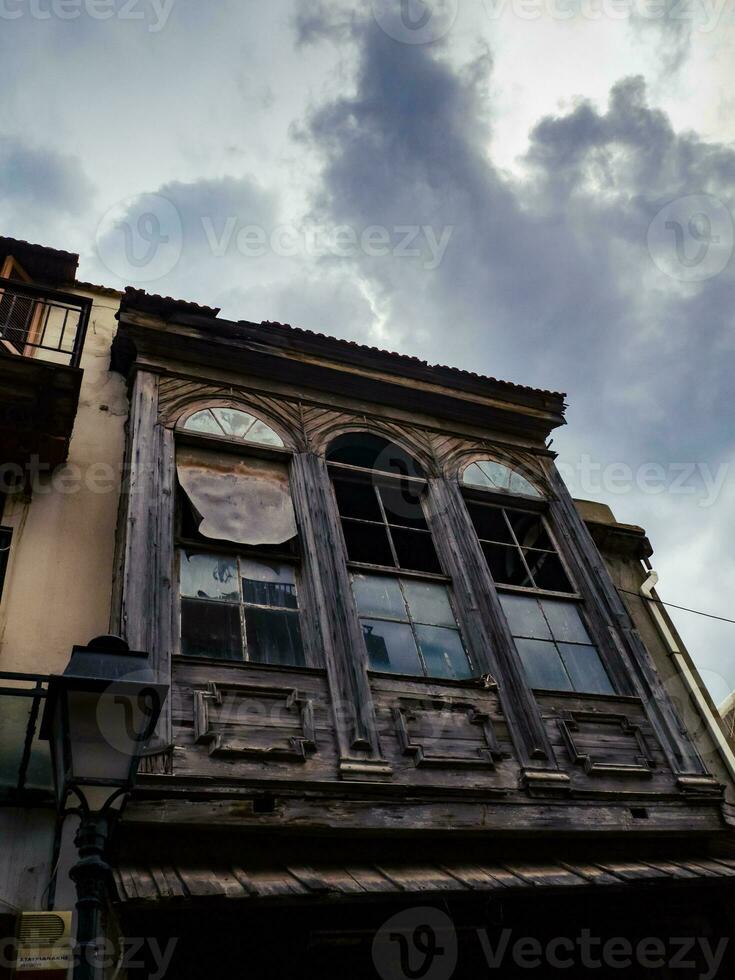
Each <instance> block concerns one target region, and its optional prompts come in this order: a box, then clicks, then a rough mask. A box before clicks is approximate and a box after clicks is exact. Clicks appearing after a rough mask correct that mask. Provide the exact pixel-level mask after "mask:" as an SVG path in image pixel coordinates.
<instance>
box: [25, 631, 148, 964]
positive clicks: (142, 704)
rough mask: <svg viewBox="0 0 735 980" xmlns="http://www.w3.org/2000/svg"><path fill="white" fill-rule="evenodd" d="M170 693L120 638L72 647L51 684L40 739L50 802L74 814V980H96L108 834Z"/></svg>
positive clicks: (144, 659)
mask: <svg viewBox="0 0 735 980" xmlns="http://www.w3.org/2000/svg"><path fill="white" fill-rule="evenodd" d="M167 693H168V687H167V685H164V684H158V683H156V681H155V679H154V675H153V671H152V670H151V669H150V667H149V666H148V654H146V653H139V652H135V651H132V650H129V649H128V645H127V643H126V642H125V641H124V640H122V639H121V638H120V637H118V636H99V637H97V638H96V639H94V640H91V641H90V643H89V644H87V646H86V647H81V646H75V647H74V648H73V650H72V655H71V659H70V661H69V664H68V666H67V668H66V670H65V671H64V673H63V674H60V675H53V676H52V677H50V678H49V686H48V695H47V699H46V708H45V710H44V715H43V722H42V724H41V732H40V734H41V738H43V739H46V740H47V741H49V742H50V743H51V746H50V747H51V759H52V762H53V771H54V786H55V790H56V799H57V804H58V807H59V810H60V811H61V812H66V813H69V812H76V813H79V815H80V817H81V823H80V825H79V829H78V831H77V835H76V838H75V844H76V846H77V848H78V850H79V861H78V862H77V863H76V864H75V865H74V867H73V868H72V869H71V871H70V877H71V878H72V880H73V881H74V883H75V884H76V888H77V903H76V907H77V949H76V956H75V967H74V980H96V978H98V977H101V975H102V969H101V966H100V964H99V956H98V953H97V949H98V943H99V940H100V937H101V922H102V912H103V909H104V906H105V899H106V893H107V882H108V878H109V873H110V867H109V865H108V864H107V862H106V860H105V851H106V846H107V841H108V837H109V833H110V827H111V824H112V822H113V821H114V819H115V817H116V816H117V815H118V814H119V812H120V811H121V810H122V807H123V806H124V804H125V800H126V798H127V795H128V794H129V792H130V790H131V789H132V787H133V784H134V782H135V777H136V773H137V770H138V763H139V762H140V759H141V756H142V754H143V751H144V750H145V746H146V743H147V742H148V740H149V738H150V737H151V735H152V734H153V731H154V729H155V727H156V722H157V721H158V718H159V715H160V713H161V706H162V705H163V702H164V700H165V698H166V695H167Z"/></svg>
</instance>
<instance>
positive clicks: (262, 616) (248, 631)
mask: <svg viewBox="0 0 735 980" xmlns="http://www.w3.org/2000/svg"><path fill="white" fill-rule="evenodd" d="M245 645H246V647H247V651H248V660H252V661H254V662H255V663H259V664H277V665H280V666H287V665H291V666H297V667H300V666H303V664H304V648H303V646H302V643H301V630H300V628H299V615H298V613H297V612H285V611H281V610H270V609H256V608H255V607H253V606H246V607H245Z"/></svg>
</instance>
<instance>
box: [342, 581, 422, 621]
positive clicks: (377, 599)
mask: <svg viewBox="0 0 735 980" xmlns="http://www.w3.org/2000/svg"><path fill="white" fill-rule="evenodd" d="M352 591H353V593H354V595H355V602H356V604H357V611H358V612H359V614H360V615H361V616H379V617H381V618H385V619H397V620H400V621H402V622H406V621H407V620H408V614H407V612H406V603H405V602H404V600H403V595H402V593H401V587H400V585H399V584H398V579H395V578H390V577H388V576H387V575H353V577H352Z"/></svg>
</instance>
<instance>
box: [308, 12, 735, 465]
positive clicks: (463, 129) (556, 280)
mask: <svg viewBox="0 0 735 980" xmlns="http://www.w3.org/2000/svg"><path fill="white" fill-rule="evenodd" d="M355 39H356V43H357V55H358V69H357V75H356V87H355V93H354V95H350V96H345V97H341V98H337V99H334V100H332V101H331V102H329V103H327V104H326V105H323V106H322V107H320V108H319V109H318V110H317V111H315V112H314V114H313V116H312V118H311V121H310V126H309V128H308V131H307V134H306V137H305V138H308V139H309V140H310V143H311V146H312V147H314V148H316V150H317V151H318V152H319V153H320V154H321V157H322V161H323V169H322V175H321V176H322V182H321V185H320V187H319V189H318V191H317V192H315V194H314V198H313V206H314V210H315V213H317V214H319V215H320V216H321V217H322V218H328V219H330V220H332V221H337V222H346V223H349V224H352V225H353V226H357V227H360V226H364V225H365V224H368V223H371V224H382V225H385V226H386V227H393V226H395V225H396V224H406V225H410V224H413V225H418V226H423V225H427V224H428V225H432V226H433V227H434V228H442V227H445V226H446V227H450V228H451V229H452V234H451V240H450V244H449V247H448V248H447V250H446V253H445V255H444V258H443V260H442V262H441V264H440V265H439V267H438V268H437V269H435V270H433V271H427V270H426V269H425V268H423V267H422V263H421V260H408V259H405V260H396V259H393V260H386V259H377V258H371V257H369V256H366V257H363V259H362V261H361V263H360V270H361V273H362V274H363V275H365V276H366V277H368V278H369V279H370V280H372V281H374V282H375V283H376V285H377V286H378V287H379V288H380V290H381V293H382V294H383V295H384V296H385V297H386V298H388V299H389V301H390V315H389V318H388V329H389V330H390V331H391V332H392V333H393V334H394V335H395V337H396V339H397V341H398V342H399V343H400V344H402V345H403V346H404V347H408V348H411V349H413V350H422V352H423V353H425V354H427V355H428V356H429V357H433V356H434V355H436V356H437V357H441V358H443V359H447V358H449V359H452V360H454V361H456V362H458V363H460V364H463V365H465V366H468V367H477V366H478V365H481V367H482V369H483V370H487V371H489V372H490V373H492V374H495V375H500V376H507V377H511V378H513V379H515V380H519V381H524V382H527V383H532V384H539V385H542V386H549V385H551V386H555V387H558V388H561V389H564V390H568V391H569V392H570V395H571V396H572V398H573V400H574V402H573V403H576V405H577V406H580V405H581V406H583V408H582V411H583V414H584V421H585V423H586V425H587V426H589V429H590V432H593V431H594V432H595V433H596V434H597V435H598V436H599V434H600V433H601V432H603V431H605V430H607V431H610V430H611V429H614V428H615V427H616V426H629V427H630V429H631V430H632V431H631V434H630V442H629V451H630V452H631V453H634V454H635V453H638V454H640V455H641V457H642V458H643V457H645V456H650V455H651V453H658V454H660V453H662V452H666V453H668V452H672V451H674V448H676V450H677V451H678V452H689V453H691V452H694V451H696V452H698V453H700V454H701V453H702V452H705V453H709V452H716V451H717V449H718V446H719V444H718V440H720V439H721V434H720V433H719V430H717V429H716V427H713V426H712V417H711V414H710V411H711V408H712V406H713V405H714V406H716V407H717V408H722V402H724V400H726V398H727V393H728V391H729V384H730V383H729V375H730V374H731V372H732V368H733V364H732V360H731V358H732V354H728V353H727V352H728V350H729V347H730V344H729V338H730V337H731V336H732V328H733V317H734V315H735V314H734V310H733V305H732V303H729V302H727V300H726V295H727V292H728V290H729V289H730V288H731V286H732V263H731V264H730V266H729V268H728V269H727V270H725V271H724V272H721V273H720V274H719V275H717V276H714V277H713V278H711V279H708V280H706V281H704V282H695V283H686V282H682V281H679V280H678V279H676V278H670V277H669V276H667V275H665V274H664V273H663V272H661V271H660V269H659V268H658V266H657V265H656V262H655V258H656V257H655V256H652V255H651V254H650V251H649V247H648V229H649V225H650V223H651V221H652V220H653V219H654V217H655V215H656V214H657V212H658V211H659V210H660V209H661V207H662V206H664V205H665V204H667V202H669V201H670V200H672V199H674V198H678V197H681V196H684V195H692V194H697V195H702V194H709V195H715V196H716V197H717V198H719V199H721V200H722V201H723V202H724V203H725V204H727V205H728V206H729V207H730V209H731V211H732V184H731V177H732V173H733V168H734V167H735V153H733V151H731V150H729V149H727V148H725V147H722V146H715V145H710V144H707V143H704V142H702V141H701V140H699V139H698V138H697V137H696V135H694V134H683V135H680V134H677V133H675V132H674V130H673V128H672V126H671V123H670V121H669V119H668V118H667V116H666V115H665V114H664V113H663V112H661V111H659V110H657V109H654V108H651V107H650V106H649V105H648V104H647V101H646V91H645V85H644V82H643V80H642V79H641V78H628V79H624V80H622V81H620V82H619V83H618V84H617V85H616V86H615V87H614V88H613V89H612V91H611V93H610V99H609V104H608V106H607V108H606V110H604V111H600V110H599V109H598V108H596V107H595V106H594V105H592V104H590V103H589V102H586V101H580V102H579V104H578V105H577V106H576V107H574V108H573V109H572V110H571V111H569V112H568V113H566V114H564V115H560V116H558V117H549V118H546V119H543V120H541V121H540V122H539V124H538V125H537V126H536V127H535V129H534V130H533V132H532V133H531V139H530V147H529V150H528V154H527V158H526V161H525V163H526V174H525V177H524V178H523V179H521V178H519V177H508V176H507V175H504V174H501V173H499V172H498V171H497V170H496V169H495V167H494V166H493V164H492V162H491V159H490V157H489V155H488V138H489V131H490V119H491V116H490V111H489V105H488V102H487V96H486V91H487V81H488V78H487V72H488V70H489V67H490V66H489V60H488V59H487V58H486V57H485V58H482V59H480V60H479V61H478V62H476V63H474V64H473V65H472V66H471V67H470V69H469V70H466V71H465V72H461V71H458V70H456V69H455V68H454V67H453V66H452V65H450V64H449V63H448V62H447V61H446V60H445V59H444V57H443V51H442V49H441V48H440V47H437V46H436V45H401V44H397V43H396V42H395V41H393V40H392V39H391V38H388V37H387V36H386V35H385V34H384V33H383V32H382V31H381V30H380V29H379V28H378V27H377V26H376V25H375V23H374V22H372V21H371V20H365V21H364V22H362V24H361V28H360V30H359V31H357V32H356V34H355ZM685 230H686V229H685ZM667 244H668V243H666V242H664V243H663V245H667ZM671 247H673V239H672V243H671ZM447 323H451V325H452V327H451V340H450V341H448V338H447V333H446V327H445V325H446V324H447ZM448 342H449V344H450V345H451V349H450V350H447V345H448ZM431 347H434V348H435V350H433V351H432V350H431V349H427V348H431ZM717 347H719V348H720V350H721V351H723V352H724V355H725V356H723V357H719V358H712V356H711V352H712V349H713V348H717ZM700 379H706V380H705V384H706V391H707V395H706V402H707V403H708V404H707V405H704V404H702V403H701V402H698V399H697V396H696V395H694V394H690V395H688V396H687V398H686V402H685V404H682V399H681V392H682V391H683V390H687V391H690V392H691V389H692V385H693V384H694V383H696V382H697V381H699V380H700ZM672 381H673V382H674V383H673V384H672ZM649 408H652V409H654V410H653V411H652V413H651V416H650V418H649V419H648V422H647V424H646V425H644V426H641V425H640V422H639V419H638V417H637V416H638V413H639V412H641V411H647V410H648V409H649ZM685 415H687V416H691V415H693V418H692V417H689V418H688V419H687V425H686V428H685V430H684V431H682V430H681V429H680V428H677V426H672V424H671V422H672V417H679V418H682V419H683V417H684V416H685ZM688 433H691V438H688ZM595 442H596V443H597V444H599V439H598V438H596V439H595ZM654 458H656V456H654Z"/></svg>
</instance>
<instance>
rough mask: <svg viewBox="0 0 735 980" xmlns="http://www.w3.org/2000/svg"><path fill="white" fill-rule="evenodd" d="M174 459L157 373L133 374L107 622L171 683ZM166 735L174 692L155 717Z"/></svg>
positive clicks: (166, 739)
mask: <svg viewBox="0 0 735 980" xmlns="http://www.w3.org/2000/svg"><path fill="white" fill-rule="evenodd" d="M175 471H176V460H175V450H174V439H173V433H172V432H171V430H169V429H166V428H165V427H164V426H162V425H161V424H160V422H159V420H158V376H157V375H155V374H151V373H149V372H145V371H137V372H136V373H135V375H134V378H133V382H132V388H131V396H130V416H129V421H128V433H127V451H126V467H125V479H124V481H123V487H122V492H121V498H120V508H119V514H118V528H117V536H118V541H117V561H116V570H115V583H114V593H113V598H114V601H113V612H112V623H111V628H112V630H113V632H116V633H119V634H120V635H121V636H123V637H124V638H125V639H126V640H127V642H128V644H129V646H130V648H131V649H133V650H145V651H146V652H147V653H148V654H149V655H150V663H151V666H152V668H153V670H154V672H155V674H156V678H157V679H158V680H159V681H160V682H161V683H164V684H170V683H171V653H172V648H173V642H174V623H173V617H174V608H175V605H174V595H173V588H172V578H173V566H174V504H175V494H174V486H175ZM158 731H159V737H160V738H161V740H162V741H163V743H164V745H168V744H170V741H171V697H170V696H169V698H167V700H166V703H165V705H164V709H163V712H162V715H161V721H160V722H159V729H158Z"/></svg>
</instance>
